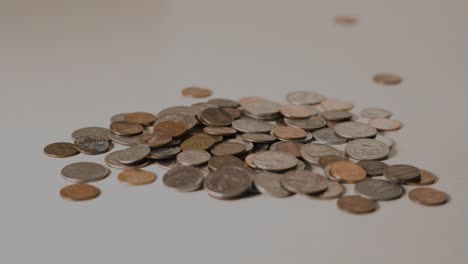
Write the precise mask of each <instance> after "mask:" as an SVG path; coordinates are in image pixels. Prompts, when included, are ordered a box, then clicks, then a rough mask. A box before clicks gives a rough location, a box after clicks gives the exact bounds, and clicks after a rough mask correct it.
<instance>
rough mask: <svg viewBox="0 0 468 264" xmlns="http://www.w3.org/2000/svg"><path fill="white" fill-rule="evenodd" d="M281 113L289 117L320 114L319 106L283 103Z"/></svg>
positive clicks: (306, 116) (305, 116)
mask: <svg viewBox="0 0 468 264" xmlns="http://www.w3.org/2000/svg"><path fill="white" fill-rule="evenodd" d="M279 110H280V112H281V114H282V115H283V116H285V117H288V118H308V117H311V116H313V115H316V114H318V112H319V111H318V110H317V108H315V107H313V106H310V105H292V104H291V105H282V106H280V108H279Z"/></svg>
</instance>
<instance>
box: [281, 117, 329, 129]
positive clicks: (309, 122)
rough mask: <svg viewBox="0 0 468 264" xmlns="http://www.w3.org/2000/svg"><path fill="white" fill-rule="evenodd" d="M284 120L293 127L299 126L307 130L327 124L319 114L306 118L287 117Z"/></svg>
mask: <svg viewBox="0 0 468 264" xmlns="http://www.w3.org/2000/svg"><path fill="white" fill-rule="evenodd" d="M284 122H285V123H286V124H287V125H288V126H291V127H297V128H301V129H304V130H306V131H313V130H316V129H319V128H322V127H324V126H326V125H327V122H325V120H323V119H322V118H320V117H318V116H311V117H309V118H305V119H291V118H285V119H284Z"/></svg>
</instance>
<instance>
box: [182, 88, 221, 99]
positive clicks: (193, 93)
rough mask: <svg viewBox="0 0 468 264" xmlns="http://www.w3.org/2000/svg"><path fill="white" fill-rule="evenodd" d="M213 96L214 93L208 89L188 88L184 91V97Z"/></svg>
mask: <svg viewBox="0 0 468 264" xmlns="http://www.w3.org/2000/svg"><path fill="white" fill-rule="evenodd" d="M212 94H213V91H211V90H210V89H207V88H201V87H197V86H190V87H186V88H184V89H183V90H182V95H183V96H186V97H192V98H206V97H210V96H211V95H212Z"/></svg>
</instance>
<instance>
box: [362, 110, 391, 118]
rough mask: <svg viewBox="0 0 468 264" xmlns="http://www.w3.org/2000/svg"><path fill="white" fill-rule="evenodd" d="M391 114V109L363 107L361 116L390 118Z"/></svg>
mask: <svg viewBox="0 0 468 264" xmlns="http://www.w3.org/2000/svg"><path fill="white" fill-rule="evenodd" d="M391 115H392V113H391V112H390V111H388V110H385V109H383V108H380V107H368V108H364V109H362V111H361V116H363V117H365V118H369V119H375V118H389V117H390V116H391Z"/></svg>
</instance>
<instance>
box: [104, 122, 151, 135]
mask: <svg viewBox="0 0 468 264" xmlns="http://www.w3.org/2000/svg"><path fill="white" fill-rule="evenodd" d="M110 130H111V131H112V133H114V134H116V135H119V136H132V135H137V134H141V133H143V130H144V128H143V126H142V125H140V124H137V123H133V122H129V121H117V122H114V123H112V124H111V125H110Z"/></svg>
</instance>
